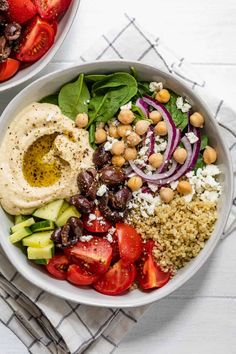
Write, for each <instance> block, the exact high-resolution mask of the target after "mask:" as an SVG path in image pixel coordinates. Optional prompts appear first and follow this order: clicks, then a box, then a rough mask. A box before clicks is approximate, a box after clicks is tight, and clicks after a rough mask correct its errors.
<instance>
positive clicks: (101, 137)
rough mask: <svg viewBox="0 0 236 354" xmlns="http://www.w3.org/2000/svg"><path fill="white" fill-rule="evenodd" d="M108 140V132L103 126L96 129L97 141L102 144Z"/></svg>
mask: <svg viewBox="0 0 236 354" xmlns="http://www.w3.org/2000/svg"><path fill="white" fill-rule="evenodd" d="M106 140H107V133H106V131H105V130H104V129H103V128H99V129H97V130H96V131H95V143H96V144H102V143H104V142H105V141H106Z"/></svg>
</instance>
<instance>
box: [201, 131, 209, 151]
mask: <svg viewBox="0 0 236 354" xmlns="http://www.w3.org/2000/svg"><path fill="white" fill-rule="evenodd" d="M207 144H208V136H207V135H206V134H203V135H202V136H201V147H200V150H204V149H205V148H206V146H207Z"/></svg>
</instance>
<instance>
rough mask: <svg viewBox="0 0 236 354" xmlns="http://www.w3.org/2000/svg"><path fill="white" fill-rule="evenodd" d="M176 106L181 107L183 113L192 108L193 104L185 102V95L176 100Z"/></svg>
mask: <svg viewBox="0 0 236 354" xmlns="http://www.w3.org/2000/svg"><path fill="white" fill-rule="evenodd" d="M176 107H177V108H178V109H181V111H182V112H183V113H187V112H188V111H189V110H190V109H191V105H190V104H189V103H188V102H184V99H183V97H178V98H177V100H176Z"/></svg>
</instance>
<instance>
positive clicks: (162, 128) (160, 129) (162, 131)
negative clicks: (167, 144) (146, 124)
mask: <svg viewBox="0 0 236 354" xmlns="http://www.w3.org/2000/svg"><path fill="white" fill-rule="evenodd" d="M154 132H155V134H156V135H160V136H165V135H166V134H167V126H166V123H165V122H164V121H161V122H159V123H157V125H156V126H155V128H154Z"/></svg>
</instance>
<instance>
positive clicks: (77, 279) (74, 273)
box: [67, 264, 98, 285]
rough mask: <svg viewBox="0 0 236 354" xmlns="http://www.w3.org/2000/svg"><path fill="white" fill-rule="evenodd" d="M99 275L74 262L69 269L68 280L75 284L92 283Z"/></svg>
mask: <svg viewBox="0 0 236 354" xmlns="http://www.w3.org/2000/svg"><path fill="white" fill-rule="evenodd" d="M97 279H98V276H97V275H95V274H92V273H90V272H88V271H87V270H86V269H84V268H82V267H81V266H79V265H78V264H72V265H70V266H69V268H68V271H67V280H68V281H69V282H71V283H73V284H75V285H91V284H92V283H94V282H95V281H96V280H97Z"/></svg>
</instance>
